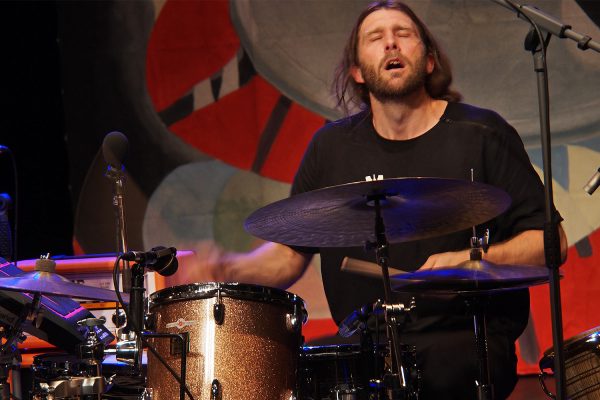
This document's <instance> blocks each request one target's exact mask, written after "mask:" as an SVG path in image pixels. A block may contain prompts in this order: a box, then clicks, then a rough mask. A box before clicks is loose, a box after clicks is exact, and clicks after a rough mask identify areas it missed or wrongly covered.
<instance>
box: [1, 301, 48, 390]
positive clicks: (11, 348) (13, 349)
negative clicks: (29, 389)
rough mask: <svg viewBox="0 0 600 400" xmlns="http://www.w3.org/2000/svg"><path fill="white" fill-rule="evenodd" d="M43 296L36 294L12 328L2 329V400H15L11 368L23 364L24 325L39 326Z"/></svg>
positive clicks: (5, 326) (3, 327)
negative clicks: (12, 389)
mask: <svg viewBox="0 0 600 400" xmlns="http://www.w3.org/2000/svg"><path fill="white" fill-rule="evenodd" d="M40 305H41V295H40V294H39V293H35V295H34V296H33V300H32V302H31V304H27V305H26V306H25V307H24V308H23V310H22V311H21V315H20V316H19V318H17V320H16V321H15V322H14V323H13V324H12V326H7V325H3V326H2V327H1V328H0V329H1V330H0V337H1V338H2V339H4V340H3V343H2V346H1V347H0V400H9V399H11V398H13V396H12V395H11V393H10V384H9V383H8V373H9V371H10V369H11V368H13V367H17V366H19V364H20V363H21V354H20V353H19V348H18V347H17V344H18V343H22V342H23V341H25V339H26V336H25V335H24V334H23V329H22V326H23V323H24V322H25V321H29V322H33V323H34V324H37V322H38V321H39V320H40V316H41V314H40Z"/></svg>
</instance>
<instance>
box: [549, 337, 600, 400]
mask: <svg viewBox="0 0 600 400" xmlns="http://www.w3.org/2000/svg"><path fill="white" fill-rule="evenodd" d="M563 351H564V359H565V378H566V390H567V397H568V398H569V399H586V400H590V399H597V400H600V327H596V328H593V329H590V330H588V331H585V332H583V333H580V334H579V335H577V336H574V337H572V338H570V339H568V340H566V341H565V343H564V350H563ZM546 369H552V370H554V350H553V349H552V348H550V349H548V350H546V351H545V352H544V357H543V358H542V359H541V361H540V370H541V371H542V375H541V378H543V377H544V376H545V373H544V372H543V371H544V370H546ZM542 385H543V386H542V387H543V388H544V391H545V392H546V393H547V394H549V392H548V391H547V389H546V388H545V385H544V382H543V379H542Z"/></svg>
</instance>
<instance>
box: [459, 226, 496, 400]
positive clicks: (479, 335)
mask: <svg viewBox="0 0 600 400" xmlns="http://www.w3.org/2000/svg"><path fill="white" fill-rule="evenodd" d="M489 237H490V231H489V229H488V230H486V232H485V234H484V236H483V238H481V239H480V238H478V237H477V233H476V231H475V227H473V237H471V251H470V253H469V258H470V259H471V261H477V260H481V259H482V258H483V252H486V253H487V249H488V247H489ZM488 300H489V295H488V294H486V293H483V294H478V293H477V292H475V293H473V294H471V295H469V296H466V297H465V303H466V305H467V310H469V311H471V312H472V314H473V328H474V334H475V351H476V354H477V364H478V370H479V379H478V380H477V382H476V385H477V399H479V400H493V398H494V385H493V384H492V379H491V377H490V370H489V362H488V349H487V331H486V321H485V311H486V307H487V303H488Z"/></svg>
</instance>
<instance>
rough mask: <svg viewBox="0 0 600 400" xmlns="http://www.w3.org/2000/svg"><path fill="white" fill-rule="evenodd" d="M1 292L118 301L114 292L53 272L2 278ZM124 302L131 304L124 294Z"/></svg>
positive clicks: (0, 280)
mask: <svg viewBox="0 0 600 400" xmlns="http://www.w3.org/2000/svg"><path fill="white" fill-rule="evenodd" d="M0 290H11V291H18V292H28V293H40V294H44V295H52V296H65V297H71V298H78V299H90V300H100V301H118V299H117V295H116V294H115V292H114V291H112V290H108V289H102V288H97V287H92V286H85V285H80V284H78V283H73V282H71V281H70V280H68V279H66V278H64V277H62V276H60V275H58V274H55V273H53V272H45V271H33V272H26V273H24V274H23V275H18V276H11V277H1V278H0ZM122 297H123V301H125V302H126V303H127V302H129V295H127V294H126V293H123V294H122Z"/></svg>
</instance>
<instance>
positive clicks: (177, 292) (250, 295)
mask: <svg viewBox="0 0 600 400" xmlns="http://www.w3.org/2000/svg"><path fill="white" fill-rule="evenodd" d="M217 294H219V295H220V296H221V297H227V298H233V299H240V300H253V301H259V302H264V303H277V304H283V305H289V306H294V305H297V306H300V307H301V308H302V309H303V310H306V305H305V302H304V300H303V299H302V298H301V297H300V296H298V295H296V294H294V293H290V292H287V291H285V290H282V289H277V288H272V287H269V286H261V285H252V284H248V283H238V282H205V283H190V284H185V285H177V286H171V287H168V288H164V289H161V290H158V291H156V292H154V293H152V294H151V295H150V296H149V299H150V308H152V307H157V306H159V305H163V304H169V303H172V302H175V301H183V300H201V299H209V298H213V297H216V296H217Z"/></svg>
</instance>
